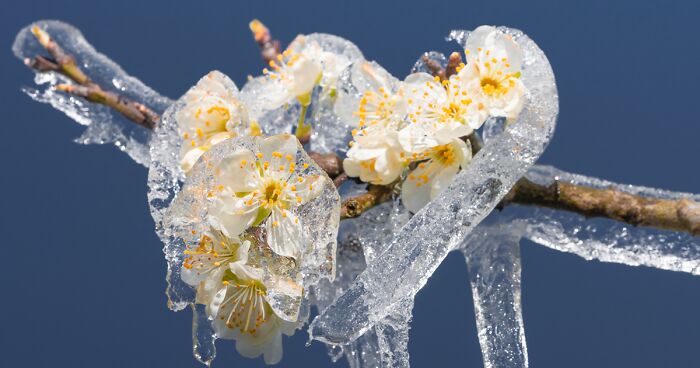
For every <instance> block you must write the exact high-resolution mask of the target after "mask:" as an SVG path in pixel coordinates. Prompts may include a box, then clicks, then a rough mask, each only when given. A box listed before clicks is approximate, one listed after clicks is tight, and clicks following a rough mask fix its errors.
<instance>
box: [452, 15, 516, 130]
mask: <svg viewBox="0 0 700 368" xmlns="http://www.w3.org/2000/svg"><path fill="white" fill-rule="evenodd" d="M465 54H466V56H467V64H466V66H464V67H463V68H462V69H461V70H460V71H459V73H458V74H459V76H460V78H461V79H462V83H463V85H464V88H465V89H466V90H467V92H468V93H469V95H470V96H471V97H472V98H473V99H474V101H478V103H479V104H482V106H483V108H484V110H485V111H486V112H487V113H488V115H491V116H499V117H500V116H502V117H505V118H506V119H507V120H508V121H513V120H515V119H516V118H517V116H518V114H519V113H520V111H521V110H522V108H523V104H524V99H525V98H524V96H523V95H524V94H525V86H524V85H523V83H522V81H521V80H520V68H521V65H522V60H523V53H522V50H521V49H520V47H519V46H518V44H517V43H515V41H513V39H512V37H511V36H510V35H507V34H505V33H503V32H501V31H500V30H498V29H496V28H494V27H491V26H481V27H479V28H477V29H476V30H474V32H472V34H471V35H470V36H469V39H468V40H467V44H466V50H465Z"/></svg>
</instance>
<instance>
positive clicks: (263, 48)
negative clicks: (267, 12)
mask: <svg viewBox="0 0 700 368" xmlns="http://www.w3.org/2000/svg"><path fill="white" fill-rule="evenodd" d="M249 26H250V31H251V32H253V38H254V39H255V42H256V43H257V44H258V46H260V56H261V57H262V59H263V61H265V65H267V64H269V63H270V62H272V61H274V60H276V59H277V55H279V54H280V52H281V46H280V41H279V40H275V39H273V38H272V35H271V34H270V30H269V29H268V28H267V27H265V25H264V24H263V23H262V22H261V21H259V20H257V19H253V21H251V22H250V24H249Z"/></svg>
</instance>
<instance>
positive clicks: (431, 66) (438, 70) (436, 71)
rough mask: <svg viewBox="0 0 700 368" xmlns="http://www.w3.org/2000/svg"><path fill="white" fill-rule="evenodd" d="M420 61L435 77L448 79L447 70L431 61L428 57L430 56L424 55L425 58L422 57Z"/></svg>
mask: <svg viewBox="0 0 700 368" xmlns="http://www.w3.org/2000/svg"><path fill="white" fill-rule="evenodd" d="M420 59H421V61H423V63H424V64H425V67H426V68H428V71H429V72H430V74H432V75H433V76H437V77H439V78H440V79H442V80H445V79H446V76H445V69H443V68H442V66H440V63H438V62H437V61H435V60H433V59H431V58H430V56H428V54H423V56H421V57H420Z"/></svg>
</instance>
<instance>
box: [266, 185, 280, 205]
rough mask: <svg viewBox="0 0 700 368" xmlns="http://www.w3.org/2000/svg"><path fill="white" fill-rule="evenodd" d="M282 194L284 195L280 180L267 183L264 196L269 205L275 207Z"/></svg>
mask: <svg viewBox="0 0 700 368" xmlns="http://www.w3.org/2000/svg"><path fill="white" fill-rule="evenodd" d="M280 194H282V184H281V183H280V182H279V180H273V181H270V182H269V183H267V185H266V186H265V189H264V190H263V195H264V196H265V200H266V201H267V204H268V205H272V206H274V205H275V204H277V202H278V201H279V199H280Z"/></svg>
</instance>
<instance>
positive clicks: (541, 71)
mask: <svg viewBox="0 0 700 368" xmlns="http://www.w3.org/2000/svg"><path fill="white" fill-rule="evenodd" d="M501 30H502V31H504V32H506V33H508V34H510V35H511V36H512V37H513V39H514V40H515V41H516V42H517V43H518V44H519V45H520V47H521V48H522V50H523V53H524V62H523V67H522V80H523V83H524V84H525V86H526V87H527V88H528V90H529V91H528V95H527V104H526V106H525V109H524V110H523V112H522V113H521V114H520V116H519V118H518V121H517V122H515V123H513V124H512V125H511V126H510V127H509V129H507V130H505V131H504V132H503V133H501V134H499V135H498V136H497V137H496V138H494V139H493V141H492V142H491V143H490V144H489V145H487V146H486V147H484V148H483V149H482V150H481V151H480V152H479V153H478V154H477V155H476V156H475V157H474V159H473V160H472V162H471V164H470V165H469V166H467V168H466V169H465V170H463V171H462V172H460V173H459V174H458V175H457V177H456V178H455V180H454V182H453V183H452V184H451V185H450V186H449V187H448V188H447V189H446V190H445V191H444V192H443V193H442V194H441V195H440V196H439V197H438V198H436V199H434V200H433V201H432V202H431V203H429V204H428V205H427V206H426V207H425V208H423V209H422V210H421V211H419V212H418V213H417V214H416V215H415V216H413V218H411V219H410V220H409V221H408V222H407V223H406V225H404V226H403V227H402V228H401V229H400V230H399V231H398V233H396V234H395V235H394V236H393V237H392V239H391V240H390V241H389V243H388V245H386V247H385V249H386V250H385V251H384V252H383V253H382V254H381V255H379V256H378V258H377V260H376V261H375V262H373V263H370V264H368V266H367V269H366V270H365V271H364V272H363V273H362V274H361V275H360V276H358V278H357V279H356V281H355V282H354V284H353V285H352V286H351V287H350V288H349V289H348V290H347V291H345V293H344V294H343V295H341V296H340V297H339V298H338V299H336V301H335V302H334V303H333V304H332V305H331V306H330V307H328V308H327V309H326V310H325V311H324V312H323V313H322V314H321V315H319V316H318V317H317V318H316V319H315V320H314V321H313V322H312V324H311V326H310V328H309V331H310V334H311V336H312V337H313V338H315V339H318V340H321V341H325V342H328V343H335V344H343V343H348V342H351V341H353V340H355V339H356V338H358V337H359V336H360V335H362V334H363V333H364V332H366V331H367V330H369V329H370V328H371V327H372V326H374V325H376V324H377V323H378V322H380V321H381V320H383V319H384V318H385V317H386V316H387V315H389V312H390V310H391V309H392V307H394V306H395V305H396V304H397V303H399V302H401V301H402V300H405V299H407V298H411V299H412V298H413V297H414V296H415V294H416V293H417V292H418V291H419V290H420V289H421V288H422V287H423V286H424V285H425V283H426V282H427V279H428V277H430V275H431V274H432V273H433V272H434V271H435V269H436V268H437V267H438V266H439V264H440V263H441V262H442V260H443V259H444V258H445V257H446V256H447V253H448V252H450V251H451V250H454V249H455V248H456V247H457V246H458V245H459V244H460V243H461V242H462V241H463V240H464V238H465V237H466V236H467V235H468V234H469V233H470V232H471V231H472V230H473V229H474V228H475V227H476V226H477V225H478V224H479V222H481V220H483V219H484V218H485V217H486V216H487V215H488V214H489V213H490V212H491V210H493V208H494V207H495V206H496V205H497V204H498V203H499V202H500V200H501V199H502V197H503V196H504V195H505V194H506V193H507V192H508V191H509V190H510V188H511V187H512V186H513V184H514V183H515V182H516V181H517V180H518V179H519V178H520V177H521V176H522V175H524V174H525V172H526V171H527V169H528V168H529V167H530V166H532V165H533V164H534V163H535V161H536V160H537V158H538V157H539V156H540V155H541V153H542V151H543V150H544V148H545V147H546V145H547V143H548V142H549V139H550V138H551V136H552V133H553V131H554V126H555V122H556V117H557V113H558V109H559V106H558V97H557V90H556V84H555V81H554V74H553V72H552V69H551V67H550V65H549V62H548V61H547V58H546V57H545V55H544V53H543V52H542V51H541V50H540V49H539V47H537V45H536V44H535V43H534V42H533V41H532V40H530V39H529V38H528V37H527V36H525V35H524V34H523V33H521V32H520V31H516V30H511V29H508V28H502V29H501Z"/></svg>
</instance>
